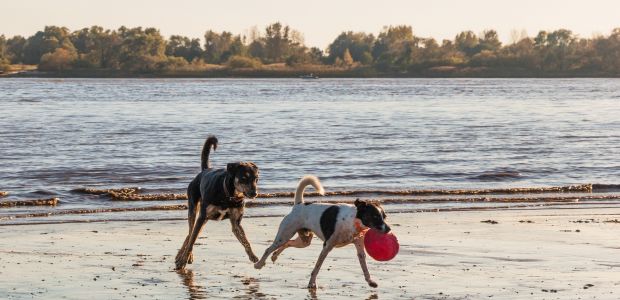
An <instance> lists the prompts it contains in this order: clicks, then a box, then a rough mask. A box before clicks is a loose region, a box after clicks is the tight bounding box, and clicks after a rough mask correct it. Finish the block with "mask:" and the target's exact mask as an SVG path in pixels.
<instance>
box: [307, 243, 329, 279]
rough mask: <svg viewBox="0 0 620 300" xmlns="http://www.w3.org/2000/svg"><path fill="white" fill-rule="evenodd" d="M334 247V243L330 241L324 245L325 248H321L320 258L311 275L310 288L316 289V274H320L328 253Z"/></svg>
mask: <svg viewBox="0 0 620 300" xmlns="http://www.w3.org/2000/svg"><path fill="white" fill-rule="evenodd" d="M332 249H334V245H332V244H331V243H329V242H325V244H324V245H323V250H321V255H319V259H318V260H317V261H316V265H315V266H314V270H312V274H311V275H310V282H308V288H309V289H316V276H317V275H319V270H320V269H321V265H323V261H325V258H326V257H327V254H329V252H330V251H332Z"/></svg>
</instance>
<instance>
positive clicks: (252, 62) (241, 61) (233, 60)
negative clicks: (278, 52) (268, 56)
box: [227, 55, 263, 69]
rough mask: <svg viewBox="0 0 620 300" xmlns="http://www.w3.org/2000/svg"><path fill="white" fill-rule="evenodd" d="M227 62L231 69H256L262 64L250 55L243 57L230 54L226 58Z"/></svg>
mask: <svg viewBox="0 0 620 300" xmlns="http://www.w3.org/2000/svg"><path fill="white" fill-rule="evenodd" d="M227 64H228V66H229V67H231V68H233V69H242V68H252V69H257V68H260V67H261V66H262V65H263V64H262V63H261V62H260V60H258V59H255V58H251V57H245V56H239V55H233V56H231V57H230V58H229V59H228V63H227Z"/></svg>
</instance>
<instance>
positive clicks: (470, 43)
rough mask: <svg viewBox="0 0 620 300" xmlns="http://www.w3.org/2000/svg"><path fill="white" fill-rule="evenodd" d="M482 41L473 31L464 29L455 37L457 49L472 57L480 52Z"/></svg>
mask: <svg viewBox="0 0 620 300" xmlns="http://www.w3.org/2000/svg"><path fill="white" fill-rule="evenodd" d="M479 44H480V41H479V40H478V37H477V36H476V34H475V33H473V32H472V31H463V32H461V33H459V34H458V35H457V36H456V37H455V38H454V45H455V46H456V49H458V50H459V51H461V52H463V53H465V55H467V56H469V57H471V56H474V55H475V54H476V53H478V52H480V47H479Z"/></svg>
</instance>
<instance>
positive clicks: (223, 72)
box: [0, 66, 620, 79]
mask: <svg viewBox="0 0 620 300" xmlns="http://www.w3.org/2000/svg"><path fill="white" fill-rule="evenodd" d="M309 74H312V75H314V76H316V78H317V79H320V78H620V74H610V73H604V72H590V73H588V72H563V73H559V72H534V71H531V70H525V69H509V70H506V69H493V68H486V67H479V68H471V67H463V68H458V67H436V68H429V69H421V70H417V71H411V72H381V71H378V70H376V69H374V68H371V67H356V68H325V67H321V66H307V67H303V68H292V67H285V66H283V67H276V68H256V69H252V68H240V69H234V68H227V67H220V68H211V69H208V70H174V71H161V72H128V71H123V70H111V69H95V70H93V69H72V70H65V71H56V72H54V71H39V70H37V69H36V66H31V67H29V68H27V69H23V70H21V69H20V70H15V71H10V72H5V73H3V74H2V73H0V78H15V77H28V78H302V77H304V76H308V75H309Z"/></svg>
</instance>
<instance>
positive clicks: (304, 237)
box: [271, 229, 313, 262]
mask: <svg viewBox="0 0 620 300" xmlns="http://www.w3.org/2000/svg"><path fill="white" fill-rule="evenodd" d="M312 237H313V234H312V231H310V230H305V229H303V230H298V231H297V238H296V239H294V240H290V241H288V242H286V243H285V244H284V245H282V246H280V247H279V248H278V249H277V250H276V251H275V252H273V254H272V255H271V261H272V262H276V260H277V259H278V256H280V254H282V251H284V249H286V248H288V247H294V248H306V247H308V246H310V243H312Z"/></svg>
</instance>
